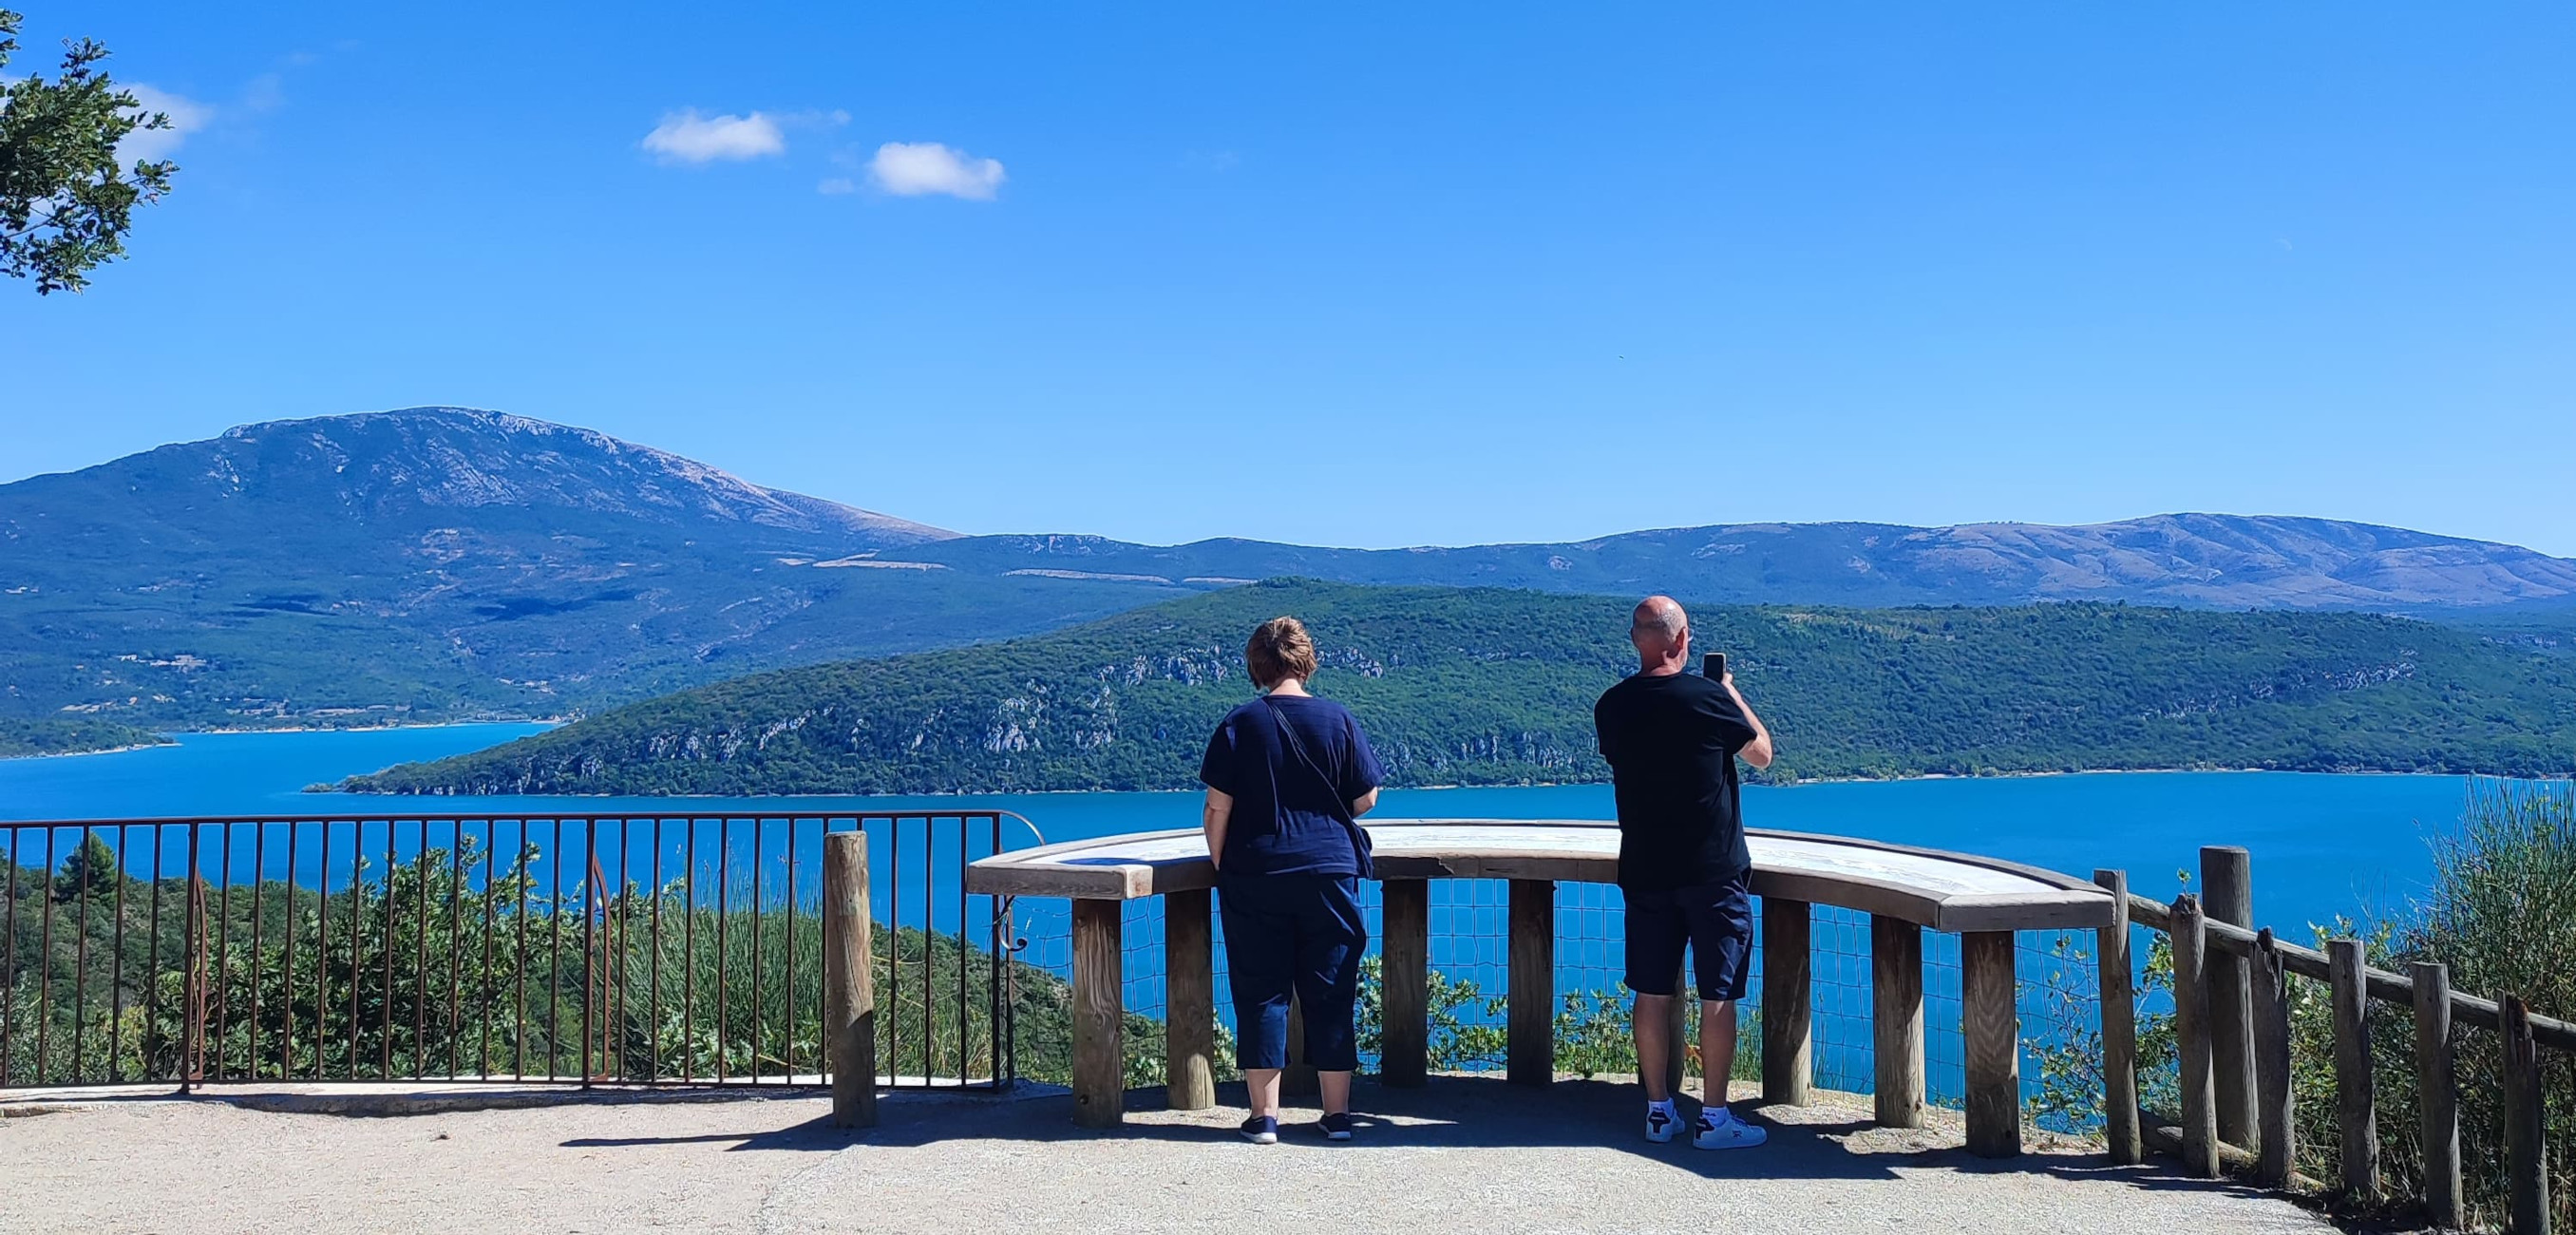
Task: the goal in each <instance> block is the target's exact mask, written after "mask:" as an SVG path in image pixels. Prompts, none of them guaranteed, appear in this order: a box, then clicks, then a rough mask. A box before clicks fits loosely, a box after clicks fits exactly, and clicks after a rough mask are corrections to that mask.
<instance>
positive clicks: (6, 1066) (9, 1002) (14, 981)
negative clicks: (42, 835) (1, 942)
mask: <svg viewBox="0 0 2576 1235" xmlns="http://www.w3.org/2000/svg"><path fill="white" fill-rule="evenodd" d="M6 831H7V832H8V833H9V884H8V886H7V887H6V888H0V897H6V898H7V900H8V903H9V907H8V909H7V910H6V912H5V913H0V922H6V923H7V924H8V925H7V927H6V932H7V936H8V940H9V950H8V952H7V953H6V954H0V965H6V966H7V967H8V974H9V980H8V981H7V982H5V983H0V1089H6V1088H8V1087H9V1078H10V1077H11V1075H13V1074H12V1073H11V1071H10V1069H11V1067H12V1066H13V1065H15V1064H16V1063H17V1062H18V979H19V976H20V975H19V968H20V967H19V965H18V879H19V877H20V876H21V875H23V874H25V873H26V868H25V866H23V865H22V864H21V863H20V862H19V861H18V838H19V837H20V836H21V835H23V833H21V832H20V830H19V829H17V828H8V829H6Z"/></svg>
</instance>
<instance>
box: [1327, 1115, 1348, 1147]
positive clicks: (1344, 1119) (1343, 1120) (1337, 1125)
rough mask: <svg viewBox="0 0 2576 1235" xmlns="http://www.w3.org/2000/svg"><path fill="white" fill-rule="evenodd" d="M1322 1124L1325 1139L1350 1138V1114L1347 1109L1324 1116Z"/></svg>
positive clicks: (1343, 1139)
mask: <svg viewBox="0 0 2576 1235" xmlns="http://www.w3.org/2000/svg"><path fill="white" fill-rule="evenodd" d="M1322 1126H1323V1129H1324V1139H1325V1140H1328V1141H1347V1140H1349V1139H1351V1116H1350V1112H1348V1111H1343V1112H1340V1113H1337V1114H1332V1115H1326V1116H1324V1122H1323V1125H1322Z"/></svg>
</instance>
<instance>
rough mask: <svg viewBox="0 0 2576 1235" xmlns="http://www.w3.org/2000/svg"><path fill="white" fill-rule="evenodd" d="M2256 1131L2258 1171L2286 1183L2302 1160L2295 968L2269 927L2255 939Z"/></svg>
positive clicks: (2268, 1178) (2279, 1185) (2270, 1181)
mask: <svg viewBox="0 0 2576 1235" xmlns="http://www.w3.org/2000/svg"><path fill="white" fill-rule="evenodd" d="M2251 968H2252V970H2253V978H2254V1106H2255V1125H2256V1126H2255V1131H2256V1134H2257V1139H2258V1140H2259V1142H2260V1144H2261V1146H2262V1148H2261V1149H2260V1150H2259V1151H2258V1152H2257V1153H2256V1154H2255V1159H2254V1161H2255V1171H2256V1174H2257V1175H2259V1176H2260V1177H2261V1179H2262V1180H2263V1182H2264V1183H2267V1184H2270V1185H2272V1186H2273V1187H2275V1188H2285V1187H2288V1186H2289V1183H2290V1172H2291V1171H2292V1170H2294V1169H2295V1168H2296V1167H2297V1165H2298V1163H2297V1158H2298V1139H2297V1134H2296V1132H2295V1129H2296V1128H2297V1127H2298V1125H2299V1116H2298V1108H2297V1105H2296V1104H2297V1102H2298V1096H2297V1094H2296V1092H2295V1091H2294V1090H2293V1088H2292V1087H2291V1084H2290V972H2289V970H2287V969H2284V968H2282V967H2281V945H2280V943H2279V941H2277V940H2275V939H2273V938H2272V930H2271V928H2270V927H2265V928H2264V929H2263V933H2262V934H2261V935H2259V936H2256V938H2255V948H2254V962H2253V964H2252V966H2251Z"/></svg>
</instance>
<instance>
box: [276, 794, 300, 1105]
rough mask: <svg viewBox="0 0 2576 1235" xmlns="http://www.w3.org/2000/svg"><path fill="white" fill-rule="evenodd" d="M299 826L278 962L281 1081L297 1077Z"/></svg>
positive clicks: (289, 853) (290, 849)
mask: <svg viewBox="0 0 2576 1235" xmlns="http://www.w3.org/2000/svg"><path fill="white" fill-rule="evenodd" d="M295 866H296V861H295V825H294V824H291V823H290V824H287V825H286V890H285V891H284V892H282V893H280V895H282V896H284V897H285V898H286V906H285V917H286V922H285V927H286V945H285V954H284V955H283V956H280V957H279V958H278V961H277V996H278V1000H279V1003H280V1005H281V1006H280V1007H279V1008H278V1015H279V1016H280V1017H281V1018H283V1019H282V1020H281V1022H280V1024H279V1030H280V1032H279V1034H278V1039H277V1079H279V1080H281V1081H284V1080H292V1079H294V1077H295Z"/></svg>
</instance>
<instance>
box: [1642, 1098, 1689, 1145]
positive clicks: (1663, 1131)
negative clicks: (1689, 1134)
mask: <svg viewBox="0 0 2576 1235" xmlns="http://www.w3.org/2000/svg"><path fill="white" fill-rule="evenodd" d="M1681 1126H1682V1120H1681V1116H1679V1115H1676V1114H1674V1113H1673V1108H1672V1107H1670V1106H1656V1105H1653V1104H1652V1103H1649V1104H1647V1106H1646V1139H1647V1140H1650V1141H1653V1142H1654V1143H1656V1144H1658V1145H1662V1144H1666V1143H1669V1142H1670V1141H1671V1140H1672V1139H1673V1133H1674V1132H1676V1131H1678V1130H1680V1128H1681Z"/></svg>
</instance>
